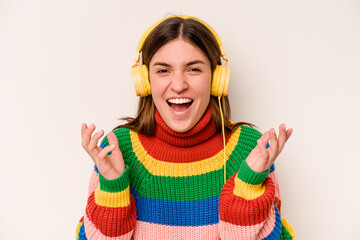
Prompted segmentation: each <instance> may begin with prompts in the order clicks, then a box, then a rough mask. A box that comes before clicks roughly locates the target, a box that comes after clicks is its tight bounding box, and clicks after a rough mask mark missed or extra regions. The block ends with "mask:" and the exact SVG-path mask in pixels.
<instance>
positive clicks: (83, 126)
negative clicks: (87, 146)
mask: <svg viewBox="0 0 360 240" xmlns="http://www.w3.org/2000/svg"><path fill="white" fill-rule="evenodd" d="M86 129H87V125H86V124H85V123H82V124H81V139H82V138H83V137H84V133H85V130H86Z"/></svg>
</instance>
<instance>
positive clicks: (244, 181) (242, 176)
mask: <svg viewBox="0 0 360 240" xmlns="http://www.w3.org/2000/svg"><path fill="white" fill-rule="evenodd" d="M219 218H220V236H221V239H295V232H294V229H293V228H292V226H291V225H290V224H289V223H288V222H287V221H286V219H285V218H283V217H281V200H280V190H279V184H278V179H277V175H276V171H275V166H274V165H273V166H271V168H270V169H269V170H268V171H266V172H263V173H258V172H255V171H253V170H252V169H251V168H250V167H249V166H248V165H247V163H246V161H245V160H243V161H242V162H241V164H240V168H239V170H238V172H236V173H235V174H234V175H233V176H231V177H230V178H229V179H228V180H227V182H226V184H225V185H224V187H223V189H222V192H221V195H220V202H219Z"/></svg>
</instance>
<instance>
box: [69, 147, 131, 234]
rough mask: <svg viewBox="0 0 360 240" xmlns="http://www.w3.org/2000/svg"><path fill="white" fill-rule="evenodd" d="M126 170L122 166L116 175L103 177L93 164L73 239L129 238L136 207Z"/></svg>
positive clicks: (127, 170) (127, 168) (127, 169)
mask: <svg viewBox="0 0 360 240" xmlns="http://www.w3.org/2000/svg"><path fill="white" fill-rule="evenodd" d="M102 145H104V144H102ZM101 147H104V146H101ZM129 172H130V170H129V167H128V166H126V168H125V171H124V172H123V174H122V175H121V176H120V177H119V178H117V179H114V180H107V179H105V178H104V177H103V176H102V175H101V174H100V173H99V171H98V169H97V167H96V166H95V167H94V170H93V171H92V174H91V179H90V185H89V193H88V201H87V206H86V211H85V215H84V216H83V217H82V218H81V219H80V221H79V223H78V225H77V228H76V239H77V240H85V239H87V240H95V239H99V240H100V239H114V240H115V239H131V238H132V234H133V231H134V228H135V222H136V206H135V199H134V197H133V196H132V194H131V193H130V184H129Z"/></svg>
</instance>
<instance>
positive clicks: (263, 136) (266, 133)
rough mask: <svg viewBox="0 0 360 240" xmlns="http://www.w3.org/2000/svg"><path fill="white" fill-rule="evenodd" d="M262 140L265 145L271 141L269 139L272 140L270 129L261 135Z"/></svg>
mask: <svg viewBox="0 0 360 240" xmlns="http://www.w3.org/2000/svg"><path fill="white" fill-rule="evenodd" d="M260 140H261V142H262V143H264V144H265V146H266V143H267V142H269V140H270V133H269V131H266V132H264V134H263V135H262V136H261V138H260Z"/></svg>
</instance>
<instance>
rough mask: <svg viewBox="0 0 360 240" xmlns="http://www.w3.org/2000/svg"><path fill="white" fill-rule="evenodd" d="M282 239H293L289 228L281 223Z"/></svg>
mask: <svg viewBox="0 0 360 240" xmlns="http://www.w3.org/2000/svg"><path fill="white" fill-rule="evenodd" d="M282 239H284V240H285V239H291V240H292V239H293V238H292V236H291V234H290V233H289V232H288V230H286V228H285V227H284V225H281V234H280V240H282Z"/></svg>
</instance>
